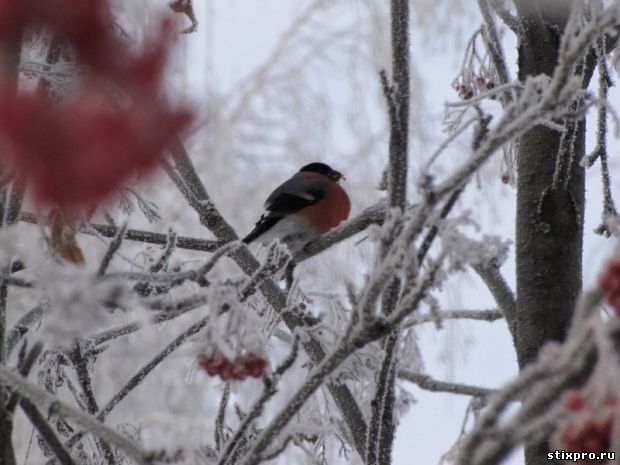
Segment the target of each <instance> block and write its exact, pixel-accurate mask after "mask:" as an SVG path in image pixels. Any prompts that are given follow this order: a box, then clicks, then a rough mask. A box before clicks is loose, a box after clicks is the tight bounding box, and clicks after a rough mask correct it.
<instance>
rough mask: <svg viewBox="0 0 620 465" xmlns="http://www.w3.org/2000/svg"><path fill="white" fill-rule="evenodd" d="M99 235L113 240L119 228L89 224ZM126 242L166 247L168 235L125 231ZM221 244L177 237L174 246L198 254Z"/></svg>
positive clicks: (28, 219) (27, 217) (25, 217)
mask: <svg viewBox="0 0 620 465" xmlns="http://www.w3.org/2000/svg"><path fill="white" fill-rule="evenodd" d="M19 219H20V221H23V222H25V223H31V224H38V223H39V220H38V219H37V217H36V215H34V214H32V213H25V212H22V213H21V214H20V217H19ZM88 227H89V228H92V229H93V230H94V231H96V232H97V233H98V234H101V235H102V236H103V237H108V238H113V237H115V236H116V235H117V234H118V230H119V228H118V227H116V226H112V225H108V224H96V223H91V224H89V226H88ZM80 232H81V233H83V234H89V235H93V232H91V231H88V230H87V229H83V230H81V231H80ZM124 238H125V239H126V240H129V241H137V242H144V243H146V244H160V245H166V244H167V243H168V235H167V234H162V233H156V232H150V231H143V230H140V229H127V231H125V237H124ZM221 245H222V244H221V243H219V242H217V241H209V240H205V239H197V238H194V237H186V236H179V237H177V243H176V246H177V247H178V248H180V249H188V250H198V251H200V252H213V251H214V250H216V249H217V248H218V247H220V246H221Z"/></svg>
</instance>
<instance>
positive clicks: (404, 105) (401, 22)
mask: <svg viewBox="0 0 620 465" xmlns="http://www.w3.org/2000/svg"><path fill="white" fill-rule="evenodd" d="M390 16H391V30H392V79H393V84H392V85H388V83H387V79H386V78H385V74H384V75H383V79H382V80H383V88H384V90H385V92H386V99H387V103H388V107H389V112H388V113H389V116H390V143H389V144H390V145H389V160H390V163H389V169H388V198H389V204H390V207H392V208H395V207H398V208H400V209H401V210H404V209H405V207H406V205H407V168H408V153H407V152H408V145H407V144H408V134H409V85H410V83H409V2H407V1H405V0H392V2H391V14H390Z"/></svg>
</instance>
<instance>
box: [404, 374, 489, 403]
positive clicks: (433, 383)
mask: <svg viewBox="0 0 620 465" xmlns="http://www.w3.org/2000/svg"><path fill="white" fill-rule="evenodd" d="M398 377H399V378H400V379H404V380H406V381H409V382H410V383H414V384H417V385H418V387H419V388H420V389H424V390H425V391H432V392H447V393H451V394H459V395H463V396H472V397H481V398H486V397H488V396H490V395H492V394H494V393H495V389H489V388H484V387H480V386H472V385H470V384H462V383H449V382H446V381H439V380H436V379H433V378H432V377H431V376H429V375H425V374H423V373H414V372H412V371H409V370H398Z"/></svg>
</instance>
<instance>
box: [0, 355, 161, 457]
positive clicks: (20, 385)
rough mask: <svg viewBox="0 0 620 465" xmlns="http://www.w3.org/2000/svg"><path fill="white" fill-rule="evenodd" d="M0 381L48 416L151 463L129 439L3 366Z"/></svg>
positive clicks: (146, 455) (0, 369)
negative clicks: (70, 421)
mask: <svg viewBox="0 0 620 465" xmlns="http://www.w3.org/2000/svg"><path fill="white" fill-rule="evenodd" d="M0 381H1V382H2V383H3V384H5V385H8V386H11V388H13V389H14V390H16V391H17V392H19V393H20V395H21V396H22V397H23V398H25V399H28V400H29V401H30V402H32V403H33V404H34V405H36V406H37V407H38V408H40V409H45V410H47V411H48V412H49V413H50V414H56V415H61V416H67V417H70V418H71V419H73V420H74V421H75V422H76V423H77V424H78V425H80V427H82V428H83V429H84V431H88V432H91V433H93V434H94V435H95V436H97V437H99V438H101V439H103V440H104V441H106V442H108V443H110V444H113V445H114V446H116V447H118V448H120V449H122V450H124V451H125V452H126V453H127V454H128V455H129V456H130V457H131V458H132V459H134V460H136V461H137V462H138V463H151V462H152V461H151V459H150V457H149V454H148V453H147V452H145V451H144V450H142V449H141V448H140V447H139V446H138V445H136V444H134V443H133V442H132V441H130V440H129V439H127V438H125V437H124V436H122V435H120V434H118V433H117V432H115V431H113V430H112V429H110V428H109V427H107V426H105V425H103V424H102V423H101V422H99V421H98V420H97V419H95V418H93V417H91V416H90V415H87V414H85V413H82V412H81V411H80V410H77V409H76V408H74V407H71V406H69V405H67V404H65V403H64V402H62V401H60V400H58V399H57V398H56V397H54V396H52V395H50V394H49V393H47V392H46V391H44V390H43V389H41V388H39V387H37V386H34V385H32V384H30V383H29V382H28V381H27V380H25V379H24V378H22V377H21V376H20V375H18V374H17V373H15V372H13V371H11V370H9V369H8V368H6V367H4V366H0Z"/></svg>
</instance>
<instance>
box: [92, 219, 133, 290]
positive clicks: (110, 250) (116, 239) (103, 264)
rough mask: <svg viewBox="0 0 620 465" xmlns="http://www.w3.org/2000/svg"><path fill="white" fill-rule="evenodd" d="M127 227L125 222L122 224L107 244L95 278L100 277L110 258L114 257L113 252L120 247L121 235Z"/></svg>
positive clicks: (108, 264) (105, 269) (106, 268)
mask: <svg viewBox="0 0 620 465" xmlns="http://www.w3.org/2000/svg"><path fill="white" fill-rule="evenodd" d="M126 229H127V223H125V224H123V225H122V226H121V227H120V228H119V229H118V231H117V233H116V235H115V236H114V238H113V239H112V240H111V241H110V245H109V246H108V250H107V251H106V253H105V255H104V256H103V258H102V259H101V264H100V265H99V269H98V270H97V274H96V276H97V278H101V277H102V276H103V275H104V274H105V272H106V271H107V270H108V267H109V266H110V263H111V262H112V258H114V254H115V253H116V252H118V249H120V248H121V244H122V243H123V239H124V238H123V236H124V235H125V230H126Z"/></svg>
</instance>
